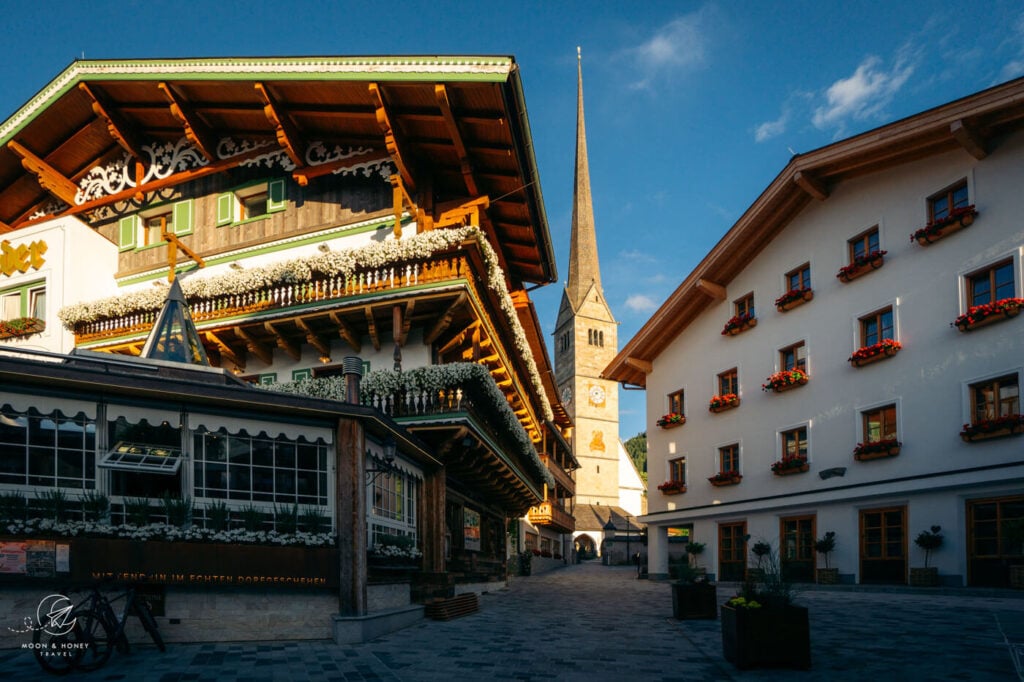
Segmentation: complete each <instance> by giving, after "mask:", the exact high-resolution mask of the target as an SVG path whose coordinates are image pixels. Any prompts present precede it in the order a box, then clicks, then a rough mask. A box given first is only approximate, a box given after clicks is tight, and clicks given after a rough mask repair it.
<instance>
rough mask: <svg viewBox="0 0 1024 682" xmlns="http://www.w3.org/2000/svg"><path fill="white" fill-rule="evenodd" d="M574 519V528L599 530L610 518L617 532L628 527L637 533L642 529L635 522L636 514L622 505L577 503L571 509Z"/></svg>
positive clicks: (590, 530)
mask: <svg viewBox="0 0 1024 682" xmlns="http://www.w3.org/2000/svg"><path fill="white" fill-rule="evenodd" d="M573 517H574V518H575V519H576V530H578V531H589V532H600V531H602V530H603V529H604V527H605V525H606V524H607V523H608V521H609V520H610V521H611V522H612V524H614V526H615V529H616V530H617V531H619V532H622V533H624V532H626V528H627V527H628V528H629V529H630V530H631V531H633V532H636V533H639V532H640V531H642V530H643V529H644V527H643V526H642V525H640V524H639V523H637V520H636V516H635V515H633V514H630V513H629V512H627V511H626V510H625V509H623V508H622V507H615V506H609V505H604V504H577V505H576V508H575V510H574V511H573Z"/></svg>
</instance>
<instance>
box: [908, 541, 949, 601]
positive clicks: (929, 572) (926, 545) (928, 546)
mask: <svg viewBox="0 0 1024 682" xmlns="http://www.w3.org/2000/svg"><path fill="white" fill-rule="evenodd" d="M941 531H942V527H941V526H932V527H931V530H930V531H927V530H923V531H921V532H920V533H918V535H917V537H916V538H914V544H915V545H917V546H918V547H920V548H921V549H923V550H924V568H911V569H910V584H911V585H915V586H917V587H935V586H937V585H938V584H939V569H937V568H935V567H934V566H931V567H929V566H928V560H929V559H930V558H931V554H932V552H934V551H935V550H937V549H938V548H939V547H942V533H941Z"/></svg>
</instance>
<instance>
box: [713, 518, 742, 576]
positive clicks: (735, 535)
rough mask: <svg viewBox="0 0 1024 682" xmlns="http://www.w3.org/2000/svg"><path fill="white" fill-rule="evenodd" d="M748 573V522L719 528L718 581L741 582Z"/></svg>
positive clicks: (723, 525) (728, 524) (724, 525)
mask: <svg viewBox="0 0 1024 682" xmlns="http://www.w3.org/2000/svg"><path fill="white" fill-rule="evenodd" d="M746 571H747V522H746V521H739V522H737V523H722V524H719V526H718V579H719V580H724V581H729V582H739V581H742V580H743V578H744V576H745V575H746Z"/></svg>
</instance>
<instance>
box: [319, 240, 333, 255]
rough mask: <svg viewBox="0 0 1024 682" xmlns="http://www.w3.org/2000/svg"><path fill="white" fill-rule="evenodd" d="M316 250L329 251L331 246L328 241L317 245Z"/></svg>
mask: <svg viewBox="0 0 1024 682" xmlns="http://www.w3.org/2000/svg"><path fill="white" fill-rule="evenodd" d="M316 250H317V251H319V252H320V253H327V252H328V251H330V250H331V247H330V246H328V245H327V243H326V242H325V243H323V244H321V245H320V246H318V247H316Z"/></svg>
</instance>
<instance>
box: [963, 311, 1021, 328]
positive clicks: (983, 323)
mask: <svg viewBox="0 0 1024 682" xmlns="http://www.w3.org/2000/svg"><path fill="white" fill-rule="evenodd" d="M1018 315H1020V308H1009V309H1007V310H1006V312H1004V313H1001V314H1000V313H993V314H992V315H989V316H988V317H986V318H985V319H983V320H978V321H977V322H972V323H969V324H967V323H965V324H958V325H957V326H956V328H957V329H959V330H960V331H962V332H972V331H974V330H975V329H981V328H982V327H987V326H989V325H990V324H996V323H998V322H1004V321H1005V320H1009V319H1012V318H1014V317H1017V316H1018Z"/></svg>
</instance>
